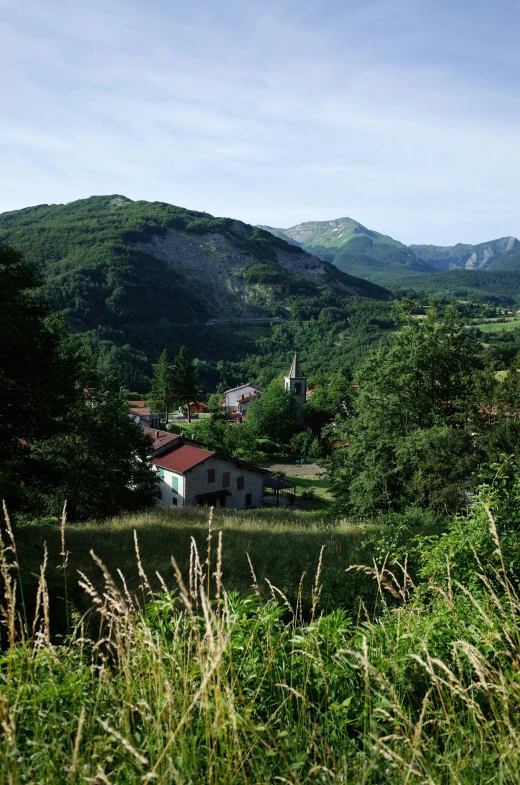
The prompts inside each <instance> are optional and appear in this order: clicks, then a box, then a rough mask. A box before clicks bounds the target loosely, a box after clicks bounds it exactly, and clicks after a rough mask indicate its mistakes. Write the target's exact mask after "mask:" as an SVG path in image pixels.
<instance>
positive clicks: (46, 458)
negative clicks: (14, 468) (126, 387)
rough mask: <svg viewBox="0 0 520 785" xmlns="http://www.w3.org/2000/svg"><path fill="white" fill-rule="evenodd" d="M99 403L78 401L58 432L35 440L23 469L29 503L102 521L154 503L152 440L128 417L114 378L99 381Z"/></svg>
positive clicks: (72, 516) (55, 512)
mask: <svg viewBox="0 0 520 785" xmlns="http://www.w3.org/2000/svg"><path fill="white" fill-rule="evenodd" d="M95 397H96V399H97V400H98V401H100V402H99V403H95V402H94V401H88V400H87V401H85V400H84V399H83V400H81V401H79V402H78V403H77V405H76V406H75V407H74V408H73V409H72V410H71V411H70V413H69V416H68V418H67V422H66V424H65V426H66V427H65V428H64V430H63V431H62V432H60V433H57V434H56V435H55V436H53V437H51V438H50V439H46V440H43V441H41V442H38V443H36V444H35V445H34V446H33V448H32V450H31V453H30V456H29V459H28V463H27V467H26V471H25V473H24V487H25V492H26V498H27V507H28V509H29V510H30V511H31V512H33V513H41V512H42V511H44V512H45V513H47V514H49V515H59V513H60V511H61V509H62V508H63V504H64V502H65V501H67V510H68V514H69V517H70V519H71V520H73V521H77V520H85V519H87V518H97V519H104V518H108V517H110V516H113V515H117V514H119V513H121V512H123V511H127V510H139V509H142V508H144V507H147V506H150V505H152V504H153V503H154V501H155V498H156V494H157V488H156V483H157V478H156V475H155V473H154V472H153V471H152V469H151V466H150V453H151V447H152V445H151V441H150V439H149V437H147V436H145V434H144V432H143V430H142V428H140V427H139V426H138V425H135V423H133V422H132V421H131V420H130V418H129V417H128V414H127V411H126V406H125V404H124V403H122V402H121V400H120V399H119V388H118V385H117V383H115V382H105V383H102V384H101V386H100V387H99V389H98V390H97V391H96V396H95Z"/></svg>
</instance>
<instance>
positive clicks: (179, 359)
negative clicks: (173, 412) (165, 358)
mask: <svg viewBox="0 0 520 785" xmlns="http://www.w3.org/2000/svg"><path fill="white" fill-rule="evenodd" d="M172 385H173V397H174V399H175V400H178V401H180V402H182V403H183V404H184V405H185V406H186V408H187V410H188V422H191V412H190V402H191V401H196V400H197V397H198V396H199V386H198V381H197V372H196V370H195V364H194V362H193V360H192V359H191V357H190V355H189V352H188V350H187V349H186V347H185V346H181V348H180V351H179V354H178V355H177V356H176V358H175V359H174V361H173V366H172Z"/></svg>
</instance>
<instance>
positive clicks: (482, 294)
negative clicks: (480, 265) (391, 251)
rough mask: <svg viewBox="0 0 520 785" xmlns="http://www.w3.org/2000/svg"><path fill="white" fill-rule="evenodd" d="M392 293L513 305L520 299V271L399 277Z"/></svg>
mask: <svg viewBox="0 0 520 785" xmlns="http://www.w3.org/2000/svg"><path fill="white" fill-rule="evenodd" d="M394 291H395V292H396V293H397V294H404V293H406V294H412V293H414V292H415V293H423V294H424V295H425V296H427V295H435V296H440V297H446V298H448V299H452V298H456V299H464V300H473V301H487V302H495V303H500V304H502V305H514V304H515V303H516V302H517V301H518V299H519V296H520V269H516V270H515V269H511V270H498V269H492V270H446V271H444V272H438V273H435V274H433V275H421V276H413V277H412V276H410V277H403V278H401V279H400V280H399V281H398V282H396V283H395V285H394Z"/></svg>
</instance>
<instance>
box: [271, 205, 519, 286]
mask: <svg viewBox="0 0 520 785" xmlns="http://www.w3.org/2000/svg"><path fill="white" fill-rule="evenodd" d="M262 228H263V229H266V230H267V231H270V232H272V233H273V234H274V235H275V236H276V237H279V238H281V239H285V240H286V241H287V242H292V243H297V244H298V245H299V246H300V247H301V248H303V249H305V250H306V251H308V252H309V253H312V254H314V255H315V256H318V257H319V258H320V259H324V260H326V261H329V262H331V263H332V264H334V265H335V266H336V267H337V268H338V269H340V270H342V271H343V272H348V273H350V274H351V275H356V276H360V277H362V278H366V279H367V280H371V281H377V282H378V283H381V284H383V285H385V286H386V285H392V284H393V285H395V284H398V283H399V280H400V279H404V278H408V279H410V278H411V277H413V276H420V275H421V274H427V273H430V274H431V273H438V272H442V271H446V270H495V271H497V270H514V269H520V242H519V241H518V240H517V239H516V237H502V238H500V239H498V240H490V241H489V242H485V243H479V244H478V245H471V244H463V243H458V244H457V245H454V246H445V247H444V246H436V245H408V246H407V245H405V244H404V243H401V242H399V241H398V240H394V239H393V238H392V237H389V236H388V235H384V234H381V233H380V232H376V231H373V230H372V229H368V228H367V227H366V226H363V224H361V223H359V222H358V221H355V220H354V219H352V218H337V219H335V220H332V221H309V222H306V223H302V224H297V225H296V226H291V227H290V228H288V229H276V228H273V227H269V226H263V227H262Z"/></svg>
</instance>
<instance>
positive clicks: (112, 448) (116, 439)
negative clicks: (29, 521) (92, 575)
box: [0, 246, 155, 519]
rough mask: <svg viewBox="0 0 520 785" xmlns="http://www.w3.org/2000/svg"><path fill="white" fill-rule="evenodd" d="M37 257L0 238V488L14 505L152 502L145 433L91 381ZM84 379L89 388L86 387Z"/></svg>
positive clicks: (108, 389)
mask: <svg viewBox="0 0 520 785" xmlns="http://www.w3.org/2000/svg"><path fill="white" fill-rule="evenodd" d="M39 285H40V279H39V276H38V271H37V269H36V267H35V266H34V265H33V264H31V263H30V262H28V261H27V260H25V259H24V258H23V257H22V256H21V255H20V254H19V253H18V252H17V251H14V250H13V249H10V248H6V247H5V246H4V247H2V248H0V467H1V468H0V493H1V494H2V497H3V498H5V499H6V501H7V503H8V505H9V506H10V508H11V509H13V511H14V512H15V513H16V512H19V511H28V512H31V513H33V514H35V515H39V514H41V513H44V512H49V513H51V514H59V512H60V511H61V508H62V506H63V503H64V501H65V500H67V501H68V509H69V513H70V516H71V518H72V519H80V518H86V517H91V516H94V515H95V516H96V517H102V518H106V517H107V516H109V515H112V514H116V513H118V512H121V511H122V510H125V509H137V508H140V507H142V506H145V505H147V504H151V503H152V502H153V499H154V493H155V475H154V473H153V472H152V470H151V466H150V461H149V456H150V452H151V443H150V441H149V440H147V439H146V437H144V435H143V432H142V430H141V429H139V428H138V427H137V426H135V425H134V424H133V423H132V422H131V421H130V419H129V417H128V414H127V412H126V409H125V407H124V405H123V404H122V402H121V401H120V400H119V384H118V383H116V382H108V381H104V382H102V381H100V379H99V376H98V374H97V373H96V371H95V368H94V367H93V363H92V358H91V357H89V355H88V352H86V351H82V352H78V351H77V350H76V348H75V345H74V342H73V340H72V336H71V334H70V331H69V329H68V327H67V325H66V323H65V321H64V319H63V318H62V316H61V315H60V314H58V313H56V312H54V311H52V310H51V308H50V306H49V305H48V304H46V303H45V302H43V301H42V300H41V298H39V297H38V291H37V290H38V287H39ZM84 388H88V390H87V392H85V389H84Z"/></svg>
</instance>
